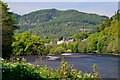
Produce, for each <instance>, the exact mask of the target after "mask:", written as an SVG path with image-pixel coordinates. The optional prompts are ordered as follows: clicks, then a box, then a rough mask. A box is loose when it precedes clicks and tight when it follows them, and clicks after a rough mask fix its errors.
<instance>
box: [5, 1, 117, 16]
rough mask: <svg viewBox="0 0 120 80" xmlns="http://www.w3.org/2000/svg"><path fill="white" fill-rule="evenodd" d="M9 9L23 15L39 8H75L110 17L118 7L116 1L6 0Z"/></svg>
mask: <svg viewBox="0 0 120 80" xmlns="http://www.w3.org/2000/svg"><path fill="white" fill-rule="evenodd" d="M7 4H8V5H9V8H10V11H12V12H14V13H17V14H20V15H23V14H27V13H29V12H32V11H36V10H41V9H51V8H56V9H59V10H67V9H75V10H78V11H81V12H87V13H95V14H99V15H106V16H109V17H111V16H112V15H113V14H114V13H115V11H116V10H117V9H118V2H7Z"/></svg>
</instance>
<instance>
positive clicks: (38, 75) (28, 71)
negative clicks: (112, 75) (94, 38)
mask: <svg viewBox="0 0 120 80" xmlns="http://www.w3.org/2000/svg"><path fill="white" fill-rule="evenodd" d="M0 64H1V65H2V67H1V68H2V80H31V79H32V80H41V79H42V80H46V79H51V78H53V79H57V80H59V79H68V78H69V79H74V80H75V79H85V80H100V78H99V76H98V72H97V71H96V66H94V67H93V73H85V74H82V72H81V71H77V69H75V68H73V67H72V66H70V65H69V64H68V63H67V62H66V61H62V62H61V65H60V66H59V67H58V68H56V69H52V68H50V67H47V66H46V65H45V66H42V67H40V66H39V65H37V66H34V65H32V64H30V63H25V62H22V61H21V62H14V63H13V62H7V61H4V60H3V61H2V62H1V61H0Z"/></svg>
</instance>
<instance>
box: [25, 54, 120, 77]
mask: <svg viewBox="0 0 120 80" xmlns="http://www.w3.org/2000/svg"><path fill="white" fill-rule="evenodd" d="M51 57H53V58H54V57H55V59H50V58H51ZM61 57H62V55H57V56H45V57H44V58H43V61H42V62H40V61H37V59H39V56H29V57H28V56H26V57H24V58H26V60H27V62H29V63H32V64H34V65H40V66H41V65H44V64H46V65H47V66H50V67H51V68H56V67H58V66H60V64H61ZM63 57H64V59H65V61H67V62H68V64H70V65H72V64H74V67H75V68H77V69H78V70H80V71H82V72H83V73H85V72H88V73H89V72H92V65H93V64H96V65H97V66H98V67H97V71H98V72H99V73H100V77H101V78H118V62H119V61H120V60H119V58H118V56H106V55H95V54H78V53H73V54H72V55H63Z"/></svg>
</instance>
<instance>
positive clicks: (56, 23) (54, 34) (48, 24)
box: [13, 9, 108, 39]
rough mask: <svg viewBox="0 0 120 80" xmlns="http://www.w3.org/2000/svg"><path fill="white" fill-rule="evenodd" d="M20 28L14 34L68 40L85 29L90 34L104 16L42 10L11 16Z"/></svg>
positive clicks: (69, 11)
mask: <svg viewBox="0 0 120 80" xmlns="http://www.w3.org/2000/svg"><path fill="white" fill-rule="evenodd" d="M13 16H14V17H15V18H16V19H17V24H18V25H19V26H20V29H18V30H17V31H16V32H18V33H21V32H24V31H29V32H31V33H33V34H36V35H40V36H41V37H43V36H47V37H48V36H49V37H51V38H52V39H56V38H57V39H58V38H59V37H61V36H62V37H65V38H69V37H70V36H72V35H73V34H75V33H79V32H80V31H83V30H82V29H86V31H89V32H91V33H94V32H95V31H96V27H97V26H98V25H99V24H100V23H101V22H102V21H104V20H105V19H106V18H108V17H106V16H100V15H97V14H89V13H84V12H79V11H77V10H65V11H61V10H57V9H43V10H38V11H34V12H31V13H29V14H25V15H23V16H20V15H16V14H14V15H13Z"/></svg>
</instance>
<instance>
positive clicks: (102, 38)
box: [78, 11, 120, 54]
mask: <svg viewBox="0 0 120 80" xmlns="http://www.w3.org/2000/svg"><path fill="white" fill-rule="evenodd" d="M119 18H120V13H118V11H117V13H116V14H115V15H114V16H113V17H111V18H110V19H107V20H105V21H104V22H103V23H101V24H100V25H99V26H98V32H96V33H94V34H91V35H90V36H89V37H88V38H87V39H86V40H85V41H83V42H79V45H78V51H79V52H97V53H103V54H106V53H107V54H109V53H110V54H111V53H113V54H114V53H115V54H119V53H120V50H119V47H118V43H119V35H118V34H119V31H118V29H119V27H120V26H119V24H120V19H119Z"/></svg>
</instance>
